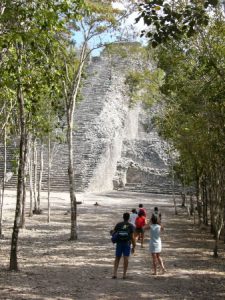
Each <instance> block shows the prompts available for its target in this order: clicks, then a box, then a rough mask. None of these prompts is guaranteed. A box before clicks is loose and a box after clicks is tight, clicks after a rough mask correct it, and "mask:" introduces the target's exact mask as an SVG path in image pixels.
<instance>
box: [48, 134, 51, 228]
mask: <svg viewBox="0 0 225 300" xmlns="http://www.w3.org/2000/svg"><path fill="white" fill-rule="evenodd" d="M50 193H51V136H50V133H49V135H48V223H50V219H51V206H50Z"/></svg>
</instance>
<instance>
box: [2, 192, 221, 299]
mask: <svg viewBox="0 0 225 300" xmlns="http://www.w3.org/2000/svg"><path fill="white" fill-rule="evenodd" d="M78 200H80V201H82V204H81V205H79V240H78V241H77V242H70V241H68V238H69V231H70V215H69V214H66V211H67V210H68V209H69V199H68V195H66V194H53V195H52V202H54V203H52V221H51V224H50V225H49V224H47V223H46V219H47V214H46V212H44V214H42V215H35V216H34V217H33V218H27V225H26V229H24V230H21V232H20V246H19V262H20V268H21V271H20V272H18V273H15V272H8V271H7V267H8V265H9V251H10V239H11V234H12V229H11V228H12V222H13V218H14V206H15V196H14V195H13V193H12V192H9V191H8V192H7V200H6V202H5V205H4V223H3V226H4V235H5V237H4V239H3V240H0V299H9V300H15V299H16V300H21V299H27V300H28V299H29V300H32V299H39V300H53V299H57V300H72V299H78V300H88V299H93V300H97V299H101V300H112V299H113V300H116V299H129V300H135V299H155V300H157V299H204V300H205V299H225V253H224V249H225V246H224V244H223V243H222V242H221V243H220V253H219V254H220V258H218V259H214V258H213V257H212V247H213V240H212V238H211V236H210V234H208V233H207V232H200V231H199V230H198V229H197V228H196V227H194V226H193V220H188V218H187V216H186V212H185V211H183V210H182V209H181V208H179V215H178V216H174V210H173V207H172V200H171V197H169V196H162V195H161V196H160V195H157V196H156V195H149V194H135V193H123V192H113V193H109V194H106V195H91V194H89V195H85V194H81V195H78ZM43 201H46V199H45V198H44V199H43ZM96 201H98V203H99V204H100V206H97V207H96V206H94V205H93V204H94V203H95V202H96ZM139 203H143V204H144V206H145V207H146V208H147V211H148V212H149V213H150V212H151V211H152V209H153V207H154V206H156V205H157V206H159V209H160V210H161V212H162V215H163V223H164V225H165V232H164V233H163V235H162V241H163V252H162V257H163V258H164V261H165V265H166V268H167V269H168V273H167V274H164V275H159V276H152V275H151V260H150V256H149V253H148V233H147V234H146V240H145V248H144V249H141V248H140V245H137V252H136V255H134V256H132V257H131V258H130V264H129V271H128V278H127V279H126V280H122V279H121V277H122V268H119V274H118V275H119V276H118V279H116V280H113V279H111V275H112V264H113V259H114V245H113V244H112V243H111V241H110V236H109V230H110V229H111V228H112V227H113V226H114V224H115V223H116V222H118V221H120V220H121V216H122V214H123V212H124V211H130V209H131V208H133V207H137V205H138V204H139Z"/></svg>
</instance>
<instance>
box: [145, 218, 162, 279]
mask: <svg viewBox="0 0 225 300" xmlns="http://www.w3.org/2000/svg"><path fill="white" fill-rule="evenodd" d="M157 221H158V218H157V217H156V216H155V215H152V217H151V224H148V225H146V226H147V228H150V243H149V250H150V252H151V254H152V263H153V275H157V262H158V263H159V265H160V267H161V269H162V272H163V273H165V272H166V269H165V268H164V265H163V260H162V258H161V257H160V253H161V250H162V243H161V238H160V232H161V230H163V226H162V225H161V224H160V225H159V224H157Z"/></svg>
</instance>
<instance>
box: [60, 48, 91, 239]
mask: <svg viewBox="0 0 225 300" xmlns="http://www.w3.org/2000/svg"><path fill="white" fill-rule="evenodd" d="M86 47H87V44H86V43H85V44H84V45H83V47H82V50H81V54H80V64H79V67H78V70H77V73H76V75H75V76H74V78H73V81H72V84H71V87H70V89H69V93H67V91H65V100H66V112H67V143H68V151H69V165H68V175H69V189H70V204H71V232H70V240H77V238H78V233H77V202H76V196H75V176H74V161H73V159H74V158H73V123H74V111H75V106H76V98H77V94H78V90H79V87H80V81H81V75H82V70H83V67H84V61H85V59H86V56H85V55H86V51H87V48H86Z"/></svg>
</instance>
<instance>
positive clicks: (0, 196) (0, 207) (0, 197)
mask: <svg viewBox="0 0 225 300" xmlns="http://www.w3.org/2000/svg"><path fill="white" fill-rule="evenodd" d="M6 154H7V149H6V127H5V128H4V170H3V178H2V186H1V187H0V189H1V193H0V238H2V237H3V233H2V231H3V230H2V215H3V204H4V191H5V178H6V169H7V165H6V164H7V155H6Z"/></svg>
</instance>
